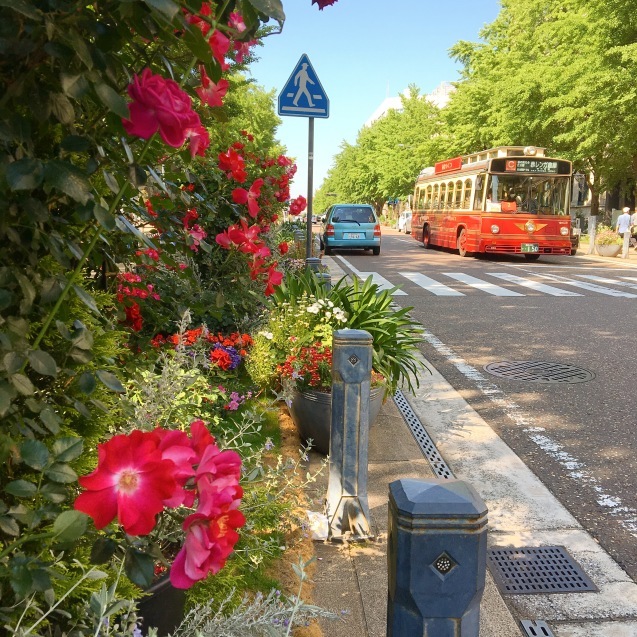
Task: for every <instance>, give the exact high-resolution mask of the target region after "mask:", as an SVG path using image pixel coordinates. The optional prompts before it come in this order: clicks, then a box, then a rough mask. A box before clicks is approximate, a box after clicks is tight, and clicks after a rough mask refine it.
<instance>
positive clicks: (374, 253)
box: [372, 248, 380, 257]
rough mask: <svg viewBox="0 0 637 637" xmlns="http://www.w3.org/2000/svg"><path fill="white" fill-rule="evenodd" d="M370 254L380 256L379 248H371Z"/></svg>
mask: <svg viewBox="0 0 637 637" xmlns="http://www.w3.org/2000/svg"><path fill="white" fill-rule="evenodd" d="M372 254H373V255H374V256H375V257H377V256H378V255H379V254H380V248H372Z"/></svg>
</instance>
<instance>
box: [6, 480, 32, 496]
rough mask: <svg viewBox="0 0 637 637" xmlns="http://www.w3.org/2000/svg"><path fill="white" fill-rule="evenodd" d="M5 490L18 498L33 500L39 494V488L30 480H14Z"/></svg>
mask: <svg viewBox="0 0 637 637" xmlns="http://www.w3.org/2000/svg"><path fill="white" fill-rule="evenodd" d="M4 490H5V491H6V492H7V493H10V494H11V495H14V496H16V497H17V498H31V497H33V496H34V495H35V494H36V493H37V492H38V488H37V487H36V486H35V485H34V484H33V482H29V481H28V480H13V482H9V484H8V485H7V486H6V487H5V488H4Z"/></svg>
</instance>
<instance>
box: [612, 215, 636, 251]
mask: <svg viewBox="0 0 637 637" xmlns="http://www.w3.org/2000/svg"><path fill="white" fill-rule="evenodd" d="M631 227H632V224H631V217H630V208H629V207H628V206H626V207H625V208H624V209H623V211H622V214H621V215H619V217H617V225H616V226H615V230H616V231H617V232H618V233H619V234H620V235H621V236H622V237H623V238H624V245H623V247H622V259H627V258H628V248H629V247H630V228H631Z"/></svg>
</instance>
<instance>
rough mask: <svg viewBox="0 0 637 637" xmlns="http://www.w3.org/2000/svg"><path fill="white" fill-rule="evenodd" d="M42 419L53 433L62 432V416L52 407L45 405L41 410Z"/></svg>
mask: <svg viewBox="0 0 637 637" xmlns="http://www.w3.org/2000/svg"><path fill="white" fill-rule="evenodd" d="M40 420H41V421H42V423H43V424H44V426H45V427H46V428H47V429H48V430H49V431H50V432H51V433H52V434H57V433H59V432H60V425H61V424H62V418H60V417H59V416H58V415H57V414H56V413H55V412H54V411H53V409H51V407H45V408H44V409H43V410H42V411H41V412H40Z"/></svg>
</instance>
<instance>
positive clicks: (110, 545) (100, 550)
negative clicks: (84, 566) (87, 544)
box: [90, 537, 117, 564]
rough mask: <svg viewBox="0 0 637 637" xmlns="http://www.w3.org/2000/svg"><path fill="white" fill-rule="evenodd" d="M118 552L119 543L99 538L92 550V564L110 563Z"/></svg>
mask: <svg viewBox="0 0 637 637" xmlns="http://www.w3.org/2000/svg"><path fill="white" fill-rule="evenodd" d="M116 550H117V542H115V541H114V540H111V539H110V538H107V537H98V538H97V540H95V543H94V544H93V547H92V548H91V557H90V560H91V564H104V563H105V562H108V561H109V560H110V559H111V557H113V555H115V551H116Z"/></svg>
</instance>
